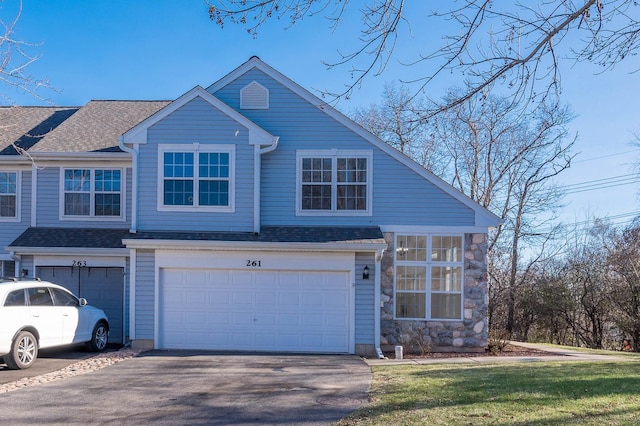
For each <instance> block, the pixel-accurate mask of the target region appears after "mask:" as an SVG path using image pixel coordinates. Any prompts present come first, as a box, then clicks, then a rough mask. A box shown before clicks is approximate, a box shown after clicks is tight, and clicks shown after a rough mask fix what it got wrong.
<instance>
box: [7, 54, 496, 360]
mask: <svg viewBox="0 0 640 426" xmlns="http://www.w3.org/2000/svg"><path fill="white" fill-rule="evenodd" d="M0 122H1V123H2V125H3V126H6V128H7V129H8V130H7V131H6V132H4V133H2V134H1V135H0V248H2V249H3V250H2V251H0V273H1V274H3V275H5V276H38V277H41V278H43V279H48V280H51V281H54V282H57V283H60V284H62V285H65V286H67V287H68V288H70V289H71V290H73V291H74V292H76V293H77V294H79V295H81V296H83V297H86V298H87V299H89V301H90V303H92V304H94V305H97V306H99V307H102V308H103V309H105V310H106V311H107V313H108V315H109V317H110V319H111V322H112V327H111V333H110V339H111V340H112V341H114V342H120V343H125V342H131V344H132V346H133V347H135V348H141V349H150V348H179V349H213V350H229V351H239V350H242V351H279V352H281V351H285V352H314V353H357V354H361V355H366V356H378V355H379V354H380V353H381V351H382V350H389V349H391V348H393V347H394V346H396V345H403V346H405V347H406V348H407V349H406V350H415V349H418V348H419V347H420V346H424V345H428V346H429V348H430V349H431V350H447V351H482V350H484V347H485V346H486V344H487V337H488V330H487V318H486V315H487V302H488V294H487V281H486V280H487V277H486V248H487V231H488V229H489V228H491V227H494V226H497V225H498V224H499V222H500V220H499V218H498V217H497V216H495V215H494V214H492V213H491V212H489V211H487V210H486V209H484V208H483V207H481V206H479V205H478V204H476V203H474V202H473V201H472V200H470V199H469V198H468V197H466V196H464V195H463V194H461V193H460V192H458V191H457V190H455V189H454V188H452V187H451V186H450V185H448V184H447V183H445V182H444V181H442V180H441V179H440V178H438V177H436V176H434V175H433V174H432V173H431V172H429V171H428V170H425V169H424V168H422V167H421V166H420V165H418V164H417V163H415V162H413V161H412V160H411V159H409V158H407V157H406V156H404V155H403V154H401V153H400V152H398V151H396V150H395V149H394V148H392V147H390V146H389V145H387V144H385V143H384V142H383V141H381V140H379V139H377V138H376V137H375V136H373V135H371V134H370V133H369V132H367V131H366V130H364V129H363V128H361V127H360V126H358V125H357V124H355V123H354V122H353V121H351V120H350V119H349V118H347V117H346V116H344V115H343V114H341V113H340V112H338V111H337V110H335V109H333V108H332V107H331V106H329V105H326V104H325V103H324V102H322V101H321V100H320V99H318V98H317V97H315V96H314V95H312V94H311V93H310V92H309V91H307V90H305V89H304V88H302V87H300V86H299V85H298V84H296V83H295V82H293V81H292V80H290V79H289V78H287V77H286V76H284V75H282V74H281V73H280V72H278V71H277V70H275V69H273V68H272V67H270V66H269V65H267V64H266V63H264V62H263V61H261V60H260V59H259V58H257V57H252V58H250V59H249V60H248V61H247V62H245V63H244V64H242V65H240V66H239V67H238V68H236V69H235V70H233V71H231V72H230V73H229V74H227V75H226V76H224V77H223V78H221V79H220V80H218V81H217V82H215V83H214V84H212V85H211V86H209V87H207V88H204V87H201V86H196V87H194V88H193V89H192V90H190V91H188V92H187V93H185V94H184V95H182V96H181V97H179V98H178V99H176V100H173V101H92V102H89V103H88V104H87V105H84V106H82V107H79V108H56V107H32V108H28V107H10V108H0ZM0 302H1V301H0Z"/></svg>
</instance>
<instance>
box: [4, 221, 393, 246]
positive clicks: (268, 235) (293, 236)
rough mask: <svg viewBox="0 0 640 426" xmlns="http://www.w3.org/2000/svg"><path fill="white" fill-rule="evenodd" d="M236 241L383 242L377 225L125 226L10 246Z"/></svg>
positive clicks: (26, 237) (32, 232)
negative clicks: (134, 230) (133, 228)
mask: <svg viewBox="0 0 640 426" xmlns="http://www.w3.org/2000/svg"><path fill="white" fill-rule="evenodd" d="M123 238H128V239H136V240H176V241H178V240H182V241H231V242H233V241H237V242H258V243H259V242H263V243H351V244H384V242H385V241H384V237H383V236H382V232H381V231H380V228H378V227H377V226H360V227H341V226H265V227H263V228H262V230H261V232H260V233H259V234H254V233H253V232H170V231H142V232H138V233H136V234H131V233H129V230H127V229H89V228H80V229H74V228H44V227H35V228H29V229H27V230H26V231H25V232H23V233H22V235H20V236H19V237H18V238H16V239H15V241H13V242H12V243H11V244H10V245H9V247H11V248H19V247H33V248H35V247H46V248H55V247H65V248H71V247H75V248H124V245H122V239H123Z"/></svg>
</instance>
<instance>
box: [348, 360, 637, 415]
mask: <svg viewBox="0 0 640 426" xmlns="http://www.w3.org/2000/svg"><path fill="white" fill-rule="evenodd" d="M639 422H640V363H639V362H633V361H628V362H602V361H600V362H586V361H580V362H535V363H507V364H490V365H475V364H468V365H466V364H465V365H460V364H457V365H451V364H437V365H410V366H408V365H402V366H380V367H374V368H373V381H372V385H371V403H370V404H369V405H367V406H366V407H364V408H362V409H361V410H359V411H356V412H355V413H353V414H352V415H351V416H349V417H347V418H345V419H343V420H342V421H341V422H339V423H338V424H339V425H342V426H346V425H382V424H386V425H439V424H441V425H451V424H455V425H514V424H515V425H536V426H539V425H567V424H568V425H572V424H573V425H600V426H601V425H605V424H606V425H636V424H638V423H639Z"/></svg>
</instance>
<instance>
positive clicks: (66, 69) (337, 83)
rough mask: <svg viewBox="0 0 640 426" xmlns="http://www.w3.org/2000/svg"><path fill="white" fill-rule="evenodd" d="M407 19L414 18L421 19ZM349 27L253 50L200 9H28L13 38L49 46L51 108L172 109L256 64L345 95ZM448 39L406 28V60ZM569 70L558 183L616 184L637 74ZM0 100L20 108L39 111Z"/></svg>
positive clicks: (639, 89) (275, 27)
mask: <svg viewBox="0 0 640 426" xmlns="http://www.w3.org/2000/svg"><path fill="white" fill-rule="evenodd" d="M15 4H17V1H16V0H5V1H4V2H2V3H0V7H2V9H0V14H1V16H2V17H3V18H4V19H5V20H6V19H7V15H10V12H11V10H13V8H14V6H15ZM421 4H422V3H421ZM412 7H419V6H415V5H413V6H412ZM411 12H412V15H410V16H416V15H417V14H418V13H420V12H422V11H420V10H415V11H411ZM345 18H346V19H345V22H343V24H342V26H341V27H339V28H338V30H337V31H331V29H330V28H329V24H328V22H327V21H326V20H324V19H322V17H321V16H318V17H313V18H305V20H304V21H303V22H301V24H299V25H295V26H293V27H291V28H288V29H285V28H286V27H287V26H288V22H286V21H283V20H281V21H277V20H274V21H273V22H270V23H269V24H268V25H266V26H265V27H264V28H262V30H261V31H260V33H259V35H258V37H257V38H255V39H254V38H252V37H251V36H250V35H248V34H247V33H246V31H245V30H244V29H242V28H241V27H237V26H233V25H227V26H226V27H225V28H224V29H221V28H220V27H218V26H216V25H215V24H214V23H213V22H211V21H210V20H209V18H208V15H207V6H206V4H205V2H204V0H202V1H201V0H191V1H175V0H174V1H170V0H155V1H149V0H136V1H131V0H129V1H123V0H112V1H108V2H106V1H90V2H85V1H77V0H55V1H53V0H24V5H23V13H22V17H21V19H20V21H19V23H18V26H17V28H16V34H15V35H16V37H17V38H18V39H21V40H25V41H29V42H32V43H41V45H40V46H38V47H37V48H35V51H37V52H38V53H39V54H41V55H42V57H41V58H40V59H39V60H38V61H37V62H36V63H34V64H33V65H32V66H31V68H30V71H31V73H32V74H33V75H34V76H36V77H37V78H47V79H49V81H50V83H51V85H52V86H53V87H55V88H56V89H57V90H58V92H54V91H43V92H41V94H42V95H43V96H44V97H46V98H49V99H51V101H53V103H54V104H55V105H64V106H75V105H82V104H84V103H86V102H87V101H89V100H91V99H175V98H177V97H178V96H180V95H181V94H183V93H184V92H186V91H188V90H189V89H191V88H192V87H193V86H195V85H201V86H205V87H206V86H207V85H209V84H211V83H213V82H214V81H216V80H217V79H219V78H221V77H222V76H224V75H225V74H226V73H227V72H229V71H231V70H233V69H234V68H235V67H237V66H238V65H240V64H241V63H243V62H245V61H246V60H247V59H248V58H250V57H251V56H253V55H257V56H259V57H260V58H261V59H263V60H265V61H266V62H267V63H269V64H270V65H271V66H273V67H274V68H276V69H278V70H279V71H281V72H282V73H284V74H285V75H287V76H288V77H290V78H292V79H293V80H294V81H296V82H297V83H299V84H301V85H302V86H303V87H305V88H307V89H310V90H312V91H314V90H329V91H340V90H341V89H342V88H343V85H344V84H345V83H349V82H350V81H351V76H350V73H349V67H348V66H344V67H337V68H334V69H332V70H327V68H326V66H325V65H323V63H322V61H323V60H324V61H328V62H331V61H335V60H337V59H338V58H339V56H338V54H337V51H338V49H340V50H342V51H344V52H346V51H349V50H350V47H355V46H356V45H355V40H354V37H355V36H356V35H357V34H356V33H355V30H356V29H358V28H359V27H358V25H359V17H358V16H357V15H353V16H347V17H345ZM416 22H417V21H416ZM445 30H446V28H439V27H437V26H431V27H429V26H426V25H414V27H413V28H411V34H409V31H408V29H407V28H402V29H401V37H402V39H401V41H402V43H401V44H400V45H399V50H398V53H399V56H398V57H399V58H403V59H409V58H410V57H411V56H410V55H413V54H415V53H416V52H418V51H419V50H420V49H422V50H423V51H424V50H429V49H426V48H425V46H434V47H435V46H437V43H439V41H440V37H441V36H442V35H443V34H444V31H445ZM570 65H571V64H569V63H567V64H566V66H565V67H564V69H563V73H562V79H563V88H564V91H563V96H564V101H565V102H567V103H568V104H570V105H571V108H572V109H573V111H574V113H575V114H576V115H577V118H576V119H575V120H574V121H573V123H572V124H571V131H572V133H574V134H575V133H578V135H579V140H578V142H577V143H576V147H575V151H576V153H578V156H577V158H576V160H575V162H574V165H573V166H572V168H571V169H570V170H569V171H568V172H567V173H566V174H565V175H564V176H563V177H562V178H561V183H562V184H565V185H575V184H579V183H583V182H591V181H595V180H599V179H602V180H603V182H605V183H615V182H614V181H613V180H612V179H610V178H612V177H615V176H625V175H629V174H631V173H632V172H633V169H632V166H633V164H634V163H635V162H640V150H638V149H636V148H634V147H632V146H631V145H630V141H631V140H632V138H633V134H632V132H634V131H636V132H640V120H638V111H640V96H639V95H640V74H631V73H630V72H631V71H633V68H631V67H630V65H629V64H624V65H623V66H618V67H617V68H616V69H615V70H614V71H613V72H607V73H603V74H600V75H597V74H595V72H597V71H599V70H598V69H597V68H595V67H593V66H591V65H589V64H578V65H576V66H573V67H570ZM416 71H417V70H416V69H415V68H406V67H404V66H401V65H399V64H397V63H395V62H393V63H391V65H390V67H389V69H388V70H387V71H386V72H385V73H384V74H382V75H381V76H378V77H370V78H368V79H366V80H365V81H364V84H363V86H362V87H361V88H360V89H359V90H357V91H355V92H354V94H353V96H352V98H351V99H350V100H349V101H341V102H340V103H339V104H338V105H337V107H338V108H339V109H341V110H343V111H345V112H349V111H350V110H351V109H353V108H355V107H358V106H367V105H369V104H371V103H373V102H376V101H377V100H378V99H379V96H380V94H381V92H382V89H383V86H384V83H385V82H391V81H394V80H398V79H407V78H410V77H411V75H412V73H415V72H416ZM452 84H453V82H452ZM443 89H444V86H442V87H436V86H433V87H432V88H431V90H432V92H431V94H432V95H434V96H435V97H439V94H438V91H441V90H443ZM2 90H3V91H5V93H7V94H8V95H9V96H10V97H11V99H12V101H13V102H14V103H16V104H19V105H41V104H43V102H42V101H39V100H37V99H34V98H33V97H31V96H28V95H24V94H22V93H19V92H16V91H12V90H5V88H3V89H2ZM632 181H633V182H635V180H632ZM593 186H594V184H587V185H586V186H585V187H586V188H593ZM573 188H577V187H573ZM578 189H579V188H578ZM637 191H638V186H637V184H636V183H632V184H626V185H617V186H610V187H608V188H606V189H600V190H589V191H583V192H577V193H574V194H571V195H569V196H567V198H566V200H565V201H566V202H567V203H569V205H568V206H567V207H566V208H564V209H563V212H562V217H563V219H564V220H565V221H569V222H570V221H574V220H575V221H578V222H580V221H583V220H585V218H586V216H587V215H598V216H613V217H616V219H615V220H614V221H615V222H618V223H619V222H624V221H629V220H630V219H631V216H630V214H631V213H634V212H636V211H639V210H640V207H639V206H638V198H637Z"/></svg>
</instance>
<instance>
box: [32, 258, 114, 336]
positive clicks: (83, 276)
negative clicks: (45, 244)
mask: <svg viewBox="0 0 640 426" xmlns="http://www.w3.org/2000/svg"><path fill="white" fill-rule="evenodd" d="M36 274H37V276H38V277H39V278H41V279H42V280H45V281H51V282H53V283H56V284H59V285H61V286H63V287H65V288H67V289H69V290H70V291H71V292H73V293H74V294H76V295H77V296H78V297H84V298H85V299H87V301H88V302H89V304H90V305H93V306H96V307H98V308H100V309H102V310H103V311H105V313H106V314H107V317H109V327H110V332H109V343H124V306H123V305H124V293H123V292H124V269H123V268H103V267H96V268H93V267H91V268H90V267H85V268H74V267H70V266H39V267H38V268H37V271H36Z"/></svg>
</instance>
